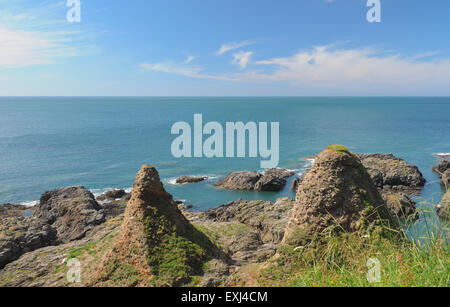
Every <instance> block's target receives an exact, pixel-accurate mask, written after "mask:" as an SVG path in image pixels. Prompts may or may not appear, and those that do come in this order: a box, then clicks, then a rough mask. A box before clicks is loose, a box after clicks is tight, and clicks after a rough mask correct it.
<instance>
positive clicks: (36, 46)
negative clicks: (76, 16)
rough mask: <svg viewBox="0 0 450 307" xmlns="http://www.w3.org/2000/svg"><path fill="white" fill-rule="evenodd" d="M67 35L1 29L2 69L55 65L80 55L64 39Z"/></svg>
mask: <svg viewBox="0 0 450 307" xmlns="http://www.w3.org/2000/svg"><path fill="white" fill-rule="evenodd" d="M66 34H67V33H64V32H61V33H57V32H54V33H42V32H33V31H21V30H12V29H7V28H0V46H1V48H0V69H10V68H17V67H24V66H31V65H39V64H50V63H53V62H54V60H55V59H56V58H62V57H72V56H76V55H79V53H78V51H77V50H76V49H75V48H73V47H70V46H68V45H67V43H68V40H67V39H63V37H64V36H65V35H66Z"/></svg>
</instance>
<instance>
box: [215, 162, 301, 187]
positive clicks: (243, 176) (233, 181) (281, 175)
mask: <svg viewBox="0 0 450 307" xmlns="http://www.w3.org/2000/svg"><path fill="white" fill-rule="evenodd" d="M294 174H295V172H294V171H289V170H285V169H275V168H273V169H269V170H267V171H266V172H265V173H264V175H263V174H260V173H258V172H250V171H240V172H232V173H230V174H229V175H228V176H226V177H225V178H222V179H220V180H218V181H217V182H215V183H214V186H215V187H219V188H223V189H229V190H248V191H271V192H276V191H280V190H282V189H283V187H284V186H285V185H286V178H288V177H291V176H293V175H294Z"/></svg>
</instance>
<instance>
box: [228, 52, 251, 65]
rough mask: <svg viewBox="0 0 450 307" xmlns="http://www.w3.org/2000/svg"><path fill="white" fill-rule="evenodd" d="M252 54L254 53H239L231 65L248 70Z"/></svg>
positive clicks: (234, 56)
mask: <svg viewBox="0 0 450 307" xmlns="http://www.w3.org/2000/svg"><path fill="white" fill-rule="evenodd" d="M252 54H253V52H251V51H239V52H238V53H235V54H233V61H232V62H231V63H232V64H234V65H238V66H239V67H241V68H246V67H247V65H248V63H249V62H250V58H251V56H252Z"/></svg>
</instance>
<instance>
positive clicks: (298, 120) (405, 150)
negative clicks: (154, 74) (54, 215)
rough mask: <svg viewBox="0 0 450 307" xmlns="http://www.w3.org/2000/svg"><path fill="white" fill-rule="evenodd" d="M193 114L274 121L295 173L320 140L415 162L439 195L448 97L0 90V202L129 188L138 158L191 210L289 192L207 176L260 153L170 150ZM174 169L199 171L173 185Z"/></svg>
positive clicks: (433, 198)
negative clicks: (26, 93)
mask: <svg viewBox="0 0 450 307" xmlns="http://www.w3.org/2000/svg"><path fill="white" fill-rule="evenodd" d="M195 113H201V114H203V122H204V123H206V122H210V121H216V122H219V123H221V124H222V125H223V126H225V123H226V122H237V121H242V122H244V123H246V122H248V121H254V122H279V123H280V163H279V167H283V168H288V169H293V170H296V172H297V173H298V174H302V173H303V172H304V171H305V169H307V168H308V167H310V166H311V161H310V160H308V159H307V158H306V157H310V156H312V155H315V154H317V153H318V152H320V151H321V150H323V149H324V148H325V147H326V146H327V145H329V144H344V145H346V146H347V147H348V148H350V149H351V150H352V151H353V152H357V153H393V154H395V155H396V156H398V157H401V158H403V159H405V160H406V161H408V162H410V163H412V164H415V165H417V166H418V167H419V168H420V170H421V171H422V173H423V174H424V176H425V178H426V179H427V181H428V182H427V185H426V186H425V188H424V190H423V191H422V193H421V195H420V196H419V197H418V198H417V200H419V201H420V202H422V204H421V205H420V206H421V207H426V208H432V207H431V205H430V204H437V203H439V201H440V199H441V197H442V187H441V186H440V184H439V179H438V177H437V175H436V174H434V173H433V172H432V170H431V167H432V165H434V164H436V163H437V162H438V159H437V157H436V156H435V155H434V154H436V153H448V152H450V98H421V97H404V98H391V97H380V98H355V97H352V98H344V97H339V98H333V97H326V98H306V97H303V98H294V97H293V98H279V97H265V98H256V97H255V98H206V97H202V98H193V97H189V98H178V97H177V98H131V97H130V98H127V97H121V98H109V97H103V98H57V97H54V98H42V97H39V98H25V97H20V98H19V97H14V98H8V97H2V98H0V204H1V203H28V204H33V202H34V201H36V200H38V199H39V197H40V195H41V194H42V193H43V192H45V191H46V190H52V189H57V188H61V187H65V186H70V185H84V186H85V187H86V188H88V189H90V190H92V191H93V193H94V194H100V193H102V192H103V191H106V190H110V189H112V188H131V186H132V184H133V181H134V177H135V175H136V172H137V171H138V170H139V168H140V166H141V165H143V164H152V165H154V166H156V167H157V169H158V171H159V173H160V176H161V178H162V180H163V182H164V185H165V187H166V189H167V190H168V191H169V192H170V193H171V194H173V195H174V198H175V199H179V200H183V201H185V203H187V204H191V205H193V206H194V209H196V210H205V209H207V208H211V207H216V206H219V205H221V204H224V203H227V202H229V201H232V200H236V199H238V198H243V199H266V200H276V199H277V198H278V197H282V196H289V197H294V194H293V193H292V192H291V191H289V183H290V182H288V185H287V186H286V188H285V189H284V190H283V191H281V192H280V193H269V192H266V193H258V192H238V191H225V190H218V189H215V188H214V187H213V186H212V183H213V182H214V180H217V179H218V178H220V177H222V176H224V175H226V174H227V173H229V172H230V171H233V170H260V171H263V170H261V168H260V160H261V159H260V158H233V159H231V158H221V159H217V158H214V159H207V158H191V159H184V158H183V159H176V158H174V157H173V156H172V154H171V143H172V141H173V140H174V138H175V137H176V136H174V135H171V127H172V125H173V124H174V123H175V122H177V121H185V122H188V123H190V124H191V125H192V127H193V118H194V114H195ZM182 175H193V176H200V175H202V176H208V177H209V178H210V179H209V180H207V181H205V182H203V183H198V184H191V185H175V184H174V179H175V178H177V177H179V176H182Z"/></svg>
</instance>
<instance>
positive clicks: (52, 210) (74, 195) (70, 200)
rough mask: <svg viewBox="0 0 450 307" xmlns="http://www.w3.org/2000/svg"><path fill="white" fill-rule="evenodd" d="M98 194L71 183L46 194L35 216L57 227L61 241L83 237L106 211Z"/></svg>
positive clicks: (99, 222) (57, 237) (43, 195)
mask: <svg viewBox="0 0 450 307" xmlns="http://www.w3.org/2000/svg"><path fill="white" fill-rule="evenodd" d="M101 209H102V208H101V207H100V205H99V204H98V203H97V202H96V200H95V198H94V195H92V193H91V192H89V191H88V190H86V189H85V188H84V187H80V186H78V187H68V188H63V189H59V190H55V191H48V192H45V193H44V194H42V196H41V199H40V201H39V204H38V205H37V206H36V209H35V211H34V216H35V217H36V218H37V219H38V220H40V221H41V222H42V223H44V224H48V225H50V226H52V227H53V228H55V230H56V232H57V234H56V240H57V243H63V242H64V243H65V242H70V241H73V240H79V239H81V238H83V237H84V236H85V235H86V233H87V232H88V231H90V230H92V229H93V228H94V227H95V226H96V225H99V224H101V223H103V222H104V221H105V214H104V212H103V211H102V210H101Z"/></svg>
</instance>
